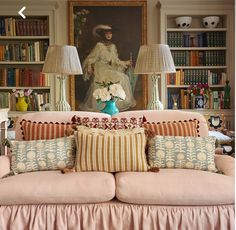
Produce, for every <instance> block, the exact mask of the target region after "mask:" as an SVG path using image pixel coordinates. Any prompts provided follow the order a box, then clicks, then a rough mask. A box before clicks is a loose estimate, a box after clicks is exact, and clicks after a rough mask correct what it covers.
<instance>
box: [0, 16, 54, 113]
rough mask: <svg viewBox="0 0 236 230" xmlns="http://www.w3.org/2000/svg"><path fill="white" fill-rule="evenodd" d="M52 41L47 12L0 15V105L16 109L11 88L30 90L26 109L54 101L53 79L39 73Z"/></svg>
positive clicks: (39, 107) (39, 106)
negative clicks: (25, 14)
mask: <svg viewBox="0 0 236 230" xmlns="http://www.w3.org/2000/svg"><path fill="white" fill-rule="evenodd" d="M49 44H51V38H50V23H49V15H46V16H27V18H26V19H23V18H21V17H18V16H14V15H11V16H9V15H4V16H0V107H1V108H4V107H9V108H10V110H11V111H15V110H16V109H15V104H16V100H17V98H16V97H15V96H14V95H13V94H12V90H13V89H32V90H33V92H32V94H31V95H30V96H29V98H28V102H29V106H28V110H29V111H40V110H41V109H42V105H44V104H46V103H53V96H52V95H51V94H52V91H53V89H52V87H53V86H52V85H53V84H52V79H51V78H50V77H49V76H46V75H45V74H43V73H42V67H43V64H44V59H45V56H46V52H47V48H48V46H49Z"/></svg>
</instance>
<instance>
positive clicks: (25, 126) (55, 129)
mask: <svg viewBox="0 0 236 230" xmlns="http://www.w3.org/2000/svg"><path fill="white" fill-rule="evenodd" d="M20 124H21V130H22V135H23V139H24V140H25V141H29V140H46V139H55V138H59V137H64V136H66V135H65V132H66V130H67V129H68V128H71V127H72V124H69V123H68V124H64V123H60V124H59V123H52V122H50V123H47V122H43V123H42V122H33V121H26V120H22V121H21V122H20Z"/></svg>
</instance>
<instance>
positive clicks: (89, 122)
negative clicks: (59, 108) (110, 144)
mask: <svg viewBox="0 0 236 230" xmlns="http://www.w3.org/2000/svg"><path fill="white" fill-rule="evenodd" d="M71 121H72V123H73V124H76V125H83V126H86V127H90V128H100V129H133V128H138V127H142V124H143V116H140V117H137V118H136V117H130V118H125V117H123V118H116V117H114V118H108V117H104V118H99V117H93V118H91V117H81V116H77V115H74V116H73V117H72V119H71Z"/></svg>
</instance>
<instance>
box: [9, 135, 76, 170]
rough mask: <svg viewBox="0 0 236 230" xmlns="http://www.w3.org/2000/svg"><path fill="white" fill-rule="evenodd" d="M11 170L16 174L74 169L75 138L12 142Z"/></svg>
mask: <svg viewBox="0 0 236 230" xmlns="http://www.w3.org/2000/svg"><path fill="white" fill-rule="evenodd" d="M10 148H11V153H12V154H11V170H12V172H13V173H14V174H18V173H25V172H33V171H45V170H59V169H63V168H65V167H69V168H72V167H73V166H74V163H75V154H76V150H75V138H74V136H69V137H63V138H57V139H51V140H33V141H11V147H10Z"/></svg>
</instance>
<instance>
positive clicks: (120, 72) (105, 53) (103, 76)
mask: <svg viewBox="0 0 236 230" xmlns="http://www.w3.org/2000/svg"><path fill="white" fill-rule="evenodd" d="M91 68H92V69H93V71H92V72H91V71H90V70H91ZM125 68H126V65H125V62H124V61H121V60H120V59H119V58H118V53H117V48H116V46H115V44H113V43H109V44H104V43H103V42H98V43H97V44H96V45H95V47H94V48H93V50H92V51H91V53H90V54H89V55H88V56H87V58H86V59H85V61H84V63H83V71H84V75H83V77H84V80H89V79H90V78H92V81H91V84H90V87H89V89H88V92H87V95H86V97H85V100H84V102H83V103H81V104H80V106H79V109H81V110H86V111H98V108H97V102H96V99H95V98H94V97H93V92H94V90H95V89H97V88H99V85H98V84H96V82H103V81H104V82H114V83H115V82H119V83H120V84H121V86H122V87H123V89H124V91H125V94H126V98H125V100H123V101H117V103H116V104H117V107H118V108H119V110H120V111H123V110H127V109H129V108H132V107H134V106H135V105H136V101H135V99H134V97H133V93H132V90H131V86H130V81H129V77H128V76H127V75H126V74H125V73H124V70H125Z"/></svg>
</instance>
